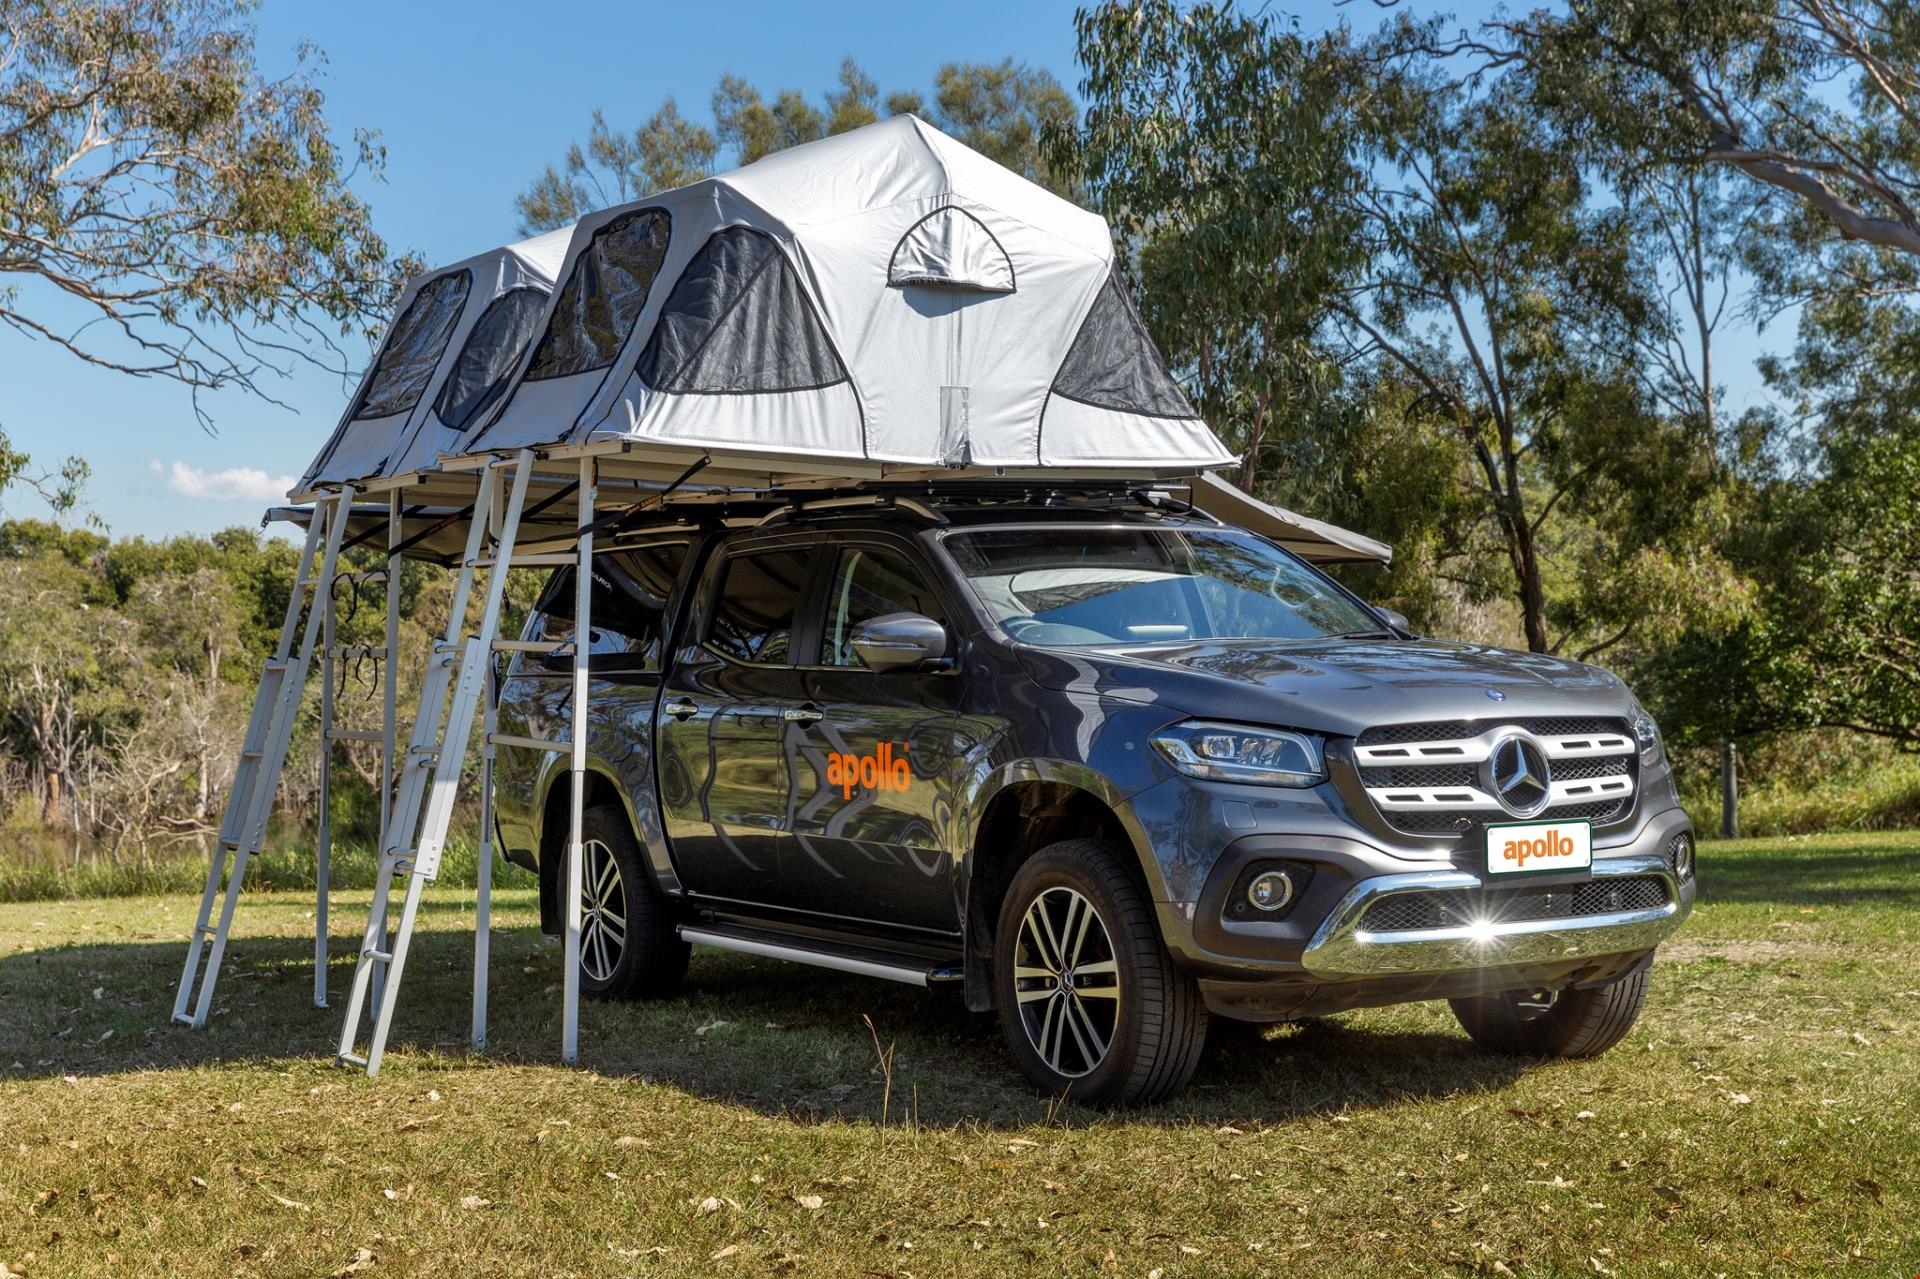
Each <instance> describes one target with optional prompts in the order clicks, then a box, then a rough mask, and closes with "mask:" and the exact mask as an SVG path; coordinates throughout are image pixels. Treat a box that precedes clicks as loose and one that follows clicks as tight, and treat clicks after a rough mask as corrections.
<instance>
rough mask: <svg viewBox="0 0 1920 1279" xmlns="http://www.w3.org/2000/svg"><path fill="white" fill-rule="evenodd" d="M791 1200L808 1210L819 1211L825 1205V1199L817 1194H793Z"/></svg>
mask: <svg viewBox="0 0 1920 1279" xmlns="http://www.w3.org/2000/svg"><path fill="white" fill-rule="evenodd" d="M793 1201H794V1202H795V1203H797V1204H799V1205H800V1206H801V1207H802V1208H805V1209H806V1210H807V1211H808V1212H819V1211H820V1210H821V1209H822V1208H824V1207H826V1206H827V1201H826V1200H825V1199H822V1198H821V1197H820V1196H819V1195H795V1196H794V1197H793Z"/></svg>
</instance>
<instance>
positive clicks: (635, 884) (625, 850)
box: [561, 804, 693, 999]
mask: <svg viewBox="0 0 1920 1279" xmlns="http://www.w3.org/2000/svg"><path fill="white" fill-rule="evenodd" d="M580 840H581V844H582V847H583V848H584V851H585V854H586V855H585V857H584V859H583V861H582V864H581V868H580V873H581V880H580V882H581V897H582V900H581V916H582V918H581V926H580V990H581V993H583V994H586V995H589V996H592V997H593V998H596V999H657V998H660V997H662V996H665V995H672V994H676V993H678V992H679V990H680V987H681V985H682V984H683V983H684V982H685V981H686V977H687V958H688V956H689V955H690V954H692V952H693V947H691V946H689V945H688V944H687V943H686V942H683V941H681V940H680V937H679V934H678V933H676V932H675V931H674V927H673V920H672V918H671V916H670V914H669V912H668V909H667V902H666V899H665V898H664V897H663V896H661V893H660V889H659V887H658V886H657V885H656V884H655V883H654V882H653V873H652V872H651V871H649V870H648V869H647V866H646V861H645V859H644V858H643V857H642V856H641V853H640V841H639V840H637V839H635V838H634V836H633V828H632V827H631V826H629V825H628V824H627V815H626V813H625V812H623V811H621V809H620V808H619V807H617V806H615V805H611V804H600V805H596V806H594V807H593V808H589V809H588V810H587V811H586V812H585V813H583V814H581V823H580ZM565 873H566V872H565V867H564V865H563V866H562V869H561V875H562V878H561V883H562V885H564V884H565V883H566V879H565ZM561 891H562V893H563V894H564V892H565V891H566V890H565V888H564V887H563V888H562V889H561Z"/></svg>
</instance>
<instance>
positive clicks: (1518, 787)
mask: <svg viewBox="0 0 1920 1279" xmlns="http://www.w3.org/2000/svg"><path fill="white" fill-rule="evenodd" d="M1486 768H1487V772H1486V780H1487V786H1488V788H1489V789H1490V790H1492V792H1493V797H1494V798H1495V799H1497V800H1499V801H1500V807H1502V808H1504V809H1506V810H1507V811H1508V812H1509V813H1512V814H1513V815H1514V816H1515V817H1532V816H1533V815H1534V814H1535V813H1538V812H1539V811H1540V810H1541V809H1543V808H1545V807H1546V806H1547V799H1548V795H1549V788H1550V787H1551V785H1552V782H1553V768H1552V766H1551V765H1550V764H1548V763H1547V752H1546V751H1544V750H1542V749H1541V747H1540V743H1539V742H1536V741H1535V740H1533V738H1531V737H1521V736H1519V735H1517V734H1516V735H1512V736H1508V737H1503V738H1501V739H1500V740H1499V741H1497V742H1495V743H1494V744H1493V752H1492V754H1490V755H1488V756H1487V766H1486Z"/></svg>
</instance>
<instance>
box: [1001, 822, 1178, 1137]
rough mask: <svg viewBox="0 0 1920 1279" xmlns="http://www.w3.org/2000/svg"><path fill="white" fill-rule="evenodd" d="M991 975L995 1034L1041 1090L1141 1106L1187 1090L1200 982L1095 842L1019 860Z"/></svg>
mask: <svg viewBox="0 0 1920 1279" xmlns="http://www.w3.org/2000/svg"><path fill="white" fill-rule="evenodd" d="M993 976H994V1002H995V1004H996V1005H997V1006H998V1008H999V1014H1000V1029H1001V1033H1002V1034H1003V1035H1005V1037H1006V1040H1007V1045H1008V1047H1009V1048H1011V1049H1012V1050H1013V1055H1014V1057H1015V1059H1017V1060H1018V1061H1019V1063H1020V1068H1021V1070H1023V1071H1024V1072H1025V1073H1026V1076H1027V1078H1028V1079H1030V1080H1032V1081H1033V1083H1034V1085H1035V1086H1036V1087H1037V1088H1039V1089H1040V1090H1041V1091H1042V1092H1045V1093H1048V1094H1050V1095H1052V1096H1064V1097H1071V1098H1072V1099H1073V1100H1075V1101H1081V1102H1086V1103H1088V1104H1090V1105H1120V1106H1130V1105H1141V1104H1145V1103H1149V1102H1155V1101H1160V1100H1163V1099H1165V1098H1167V1097H1171V1096H1173V1095H1174V1094H1175V1093H1177V1092H1179V1091H1180V1090H1181V1089H1182V1088H1184V1087H1186V1084H1187V1080H1188V1079H1190V1078H1191V1077H1192V1076H1193V1071H1194V1067H1195V1066H1196V1065H1197V1064H1198V1063H1199V1061H1200V1054H1201V1050H1202V1048H1203V1047H1204V1046H1205V1044H1206V1037H1207V1012H1206V1006H1205V1004H1204V1002H1203V1001H1202V1000H1201V997H1200V991H1199V988H1198V987H1197V986H1196V985H1195V984H1194V981H1193V979H1192V978H1191V977H1189V976H1187V975H1186V974H1185V973H1182V972H1180V971H1179V970H1178V969H1176V968H1175V967H1174V966H1173V963H1172V960H1171V959H1170V958H1169V957H1168V955H1167V951H1166V947H1164V946H1163V945H1161V943H1160V934H1159V930H1158V929H1157V928H1155V926H1154V922H1153V909H1152V905H1151V903H1150V902H1149V901H1148V900H1147V896H1146V894H1145V893H1143V892H1141V891H1140V888H1139V886H1138V885H1137V884H1135V883H1134V881H1133V879H1132V877H1131V876H1129V875H1128V874H1127V871H1126V868H1125V866H1124V865H1123V864H1122V863H1121V861H1120V859H1119V857H1118V856H1117V855H1116V854H1115V853H1114V852H1113V851H1112V850H1111V849H1109V848H1108V847H1107V846H1106V845H1104V844H1102V843H1099V842H1097V841H1095V840H1090V839H1069V840H1062V841H1061V842H1059V843H1057V844H1050V845H1048V846H1047V847H1046V848H1043V849H1041V850H1040V851H1039V852H1038V853H1036V854H1034V856H1033V857H1032V858H1031V859H1029V860H1028V861H1027V862H1026V863H1025V864H1024V865H1023V866H1021V867H1020V869H1019V871H1018V872H1017V873H1016V874H1015V875H1014V879H1013V883H1012V884H1011V885H1010V886H1009V887H1008V889H1007V896H1006V900H1005V901H1004V902H1003V903H1001V907H1000V922H999V929H998V931H997V932H996V933H995V936H994V947H993Z"/></svg>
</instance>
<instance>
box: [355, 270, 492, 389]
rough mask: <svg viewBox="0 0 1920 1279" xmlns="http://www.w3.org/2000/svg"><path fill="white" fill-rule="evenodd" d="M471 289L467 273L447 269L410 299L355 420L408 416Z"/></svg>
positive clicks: (429, 376)
mask: <svg viewBox="0 0 1920 1279" xmlns="http://www.w3.org/2000/svg"><path fill="white" fill-rule="evenodd" d="M472 287H473V278H472V276H471V275H470V274H469V273H468V272H466V271H449V272H448V273H447V274H445V275H442V276H438V277H436V278H435V279H432V280H429V281H427V283H426V284H425V285H423V286H422V287H421V288H420V289H419V291H418V292H416V293H415V294H414V295H413V301H412V302H410V303H408V304H407V309H406V310H405V311H404V312H402V313H401V315H400V318H399V319H398V320H395V321H394V323H393V331H392V332H391V333H389V334H387V340H386V343H385V344H384V345H383V346H382V347H381V348H380V362H379V364H378V365H377V366H375V368H374V371H373V380H372V381H370V382H368V383H367V393H366V394H365V395H364V396H362V397H361V399H360V407H359V409H358V410H357V411H356V412H355V413H354V417H356V418H376V417H391V416H392V415H394V414H395V413H409V412H412V410H413V406H414V405H415V404H418V403H419V402H420V393H421V392H422V391H424V390H426V389H427V383H428V382H429V381H431V380H432V379H433V371H434V369H436V368H438V367H439V365H440V357H441V355H443V354H444V353H445V352H446V349H447V341H448V339H450V338H451V337H452V336H453V330H454V326H455V325H457V324H459V322H460V308H461V307H463V306H465V305H466V304H467V290H468V289H470V288H472Z"/></svg>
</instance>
